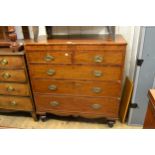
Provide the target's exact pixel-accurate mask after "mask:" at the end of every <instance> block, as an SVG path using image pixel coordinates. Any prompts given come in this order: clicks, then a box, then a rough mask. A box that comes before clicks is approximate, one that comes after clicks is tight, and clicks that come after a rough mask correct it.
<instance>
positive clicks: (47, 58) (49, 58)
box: [44, 55, 55, 62]
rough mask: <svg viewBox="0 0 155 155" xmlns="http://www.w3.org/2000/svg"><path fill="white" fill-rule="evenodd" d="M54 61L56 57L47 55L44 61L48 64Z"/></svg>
mask: <svg viewBox="0 0 155 155" xmlns="http://www.w3.org/2000/svg"><path fill="white" fill-rule="evenodd" d="M54 59H55V58H54V56H51V55H46V56H45V57H44V60H45V61H47V62H49V61H53V60H54Z"/></svg>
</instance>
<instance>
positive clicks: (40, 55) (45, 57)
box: [27, 51, 71, 64]
mask: <svg viewBox="0 0 155 155" xmlns="http://www.w3.org/2000/svg"><path fill="white" fill-rule="evenodd" d="M27 58H28V61H29V63H45V64H46V63H48V64H71V52H67V51H66V52H63V51H62V52H59V51H49V52H46V51H42V52H40V51H37V52H28V53H27Z"/></svg>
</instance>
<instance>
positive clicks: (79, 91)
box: [74, 81, 121, 98]
mask: <svg viewBox="0 0 155 155" xmlns="http://www.w3.org/2000/svg"><path fill="white" fill-rule="evenodd" d="M74 90H75V94H76V95H79V96H94V97H102V96H105V97H117V98H119V97H120V94H121V84H120V83H117V82H98V81H76V82H75V89H74Z"/></svg>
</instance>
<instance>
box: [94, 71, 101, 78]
mask: <svg viewBox="0 0 155 155" xmlns="http://www.w3.org/2000/svg"><path fill="white" fill-rule="evenodd" d="M93 75H94V76H95V77H101V76H102V75H103V73H102V71H97V70H95V71H93Z"/></svg>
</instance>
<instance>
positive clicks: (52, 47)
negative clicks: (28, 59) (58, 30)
mask: <svg viewBox="0 0 155 155" xmlns="http://www.w3.org/2000/svg"><path fill="white" fill-rule="evenodd" d="M58 42H59V41H58ZM58 42H57V43H58ZM25 48H26V50H27V51H36V50H37V51H43V50H58V51H59V50H62V51H63V50H68V46H67V45H26V46H25Z"/></svg>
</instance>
